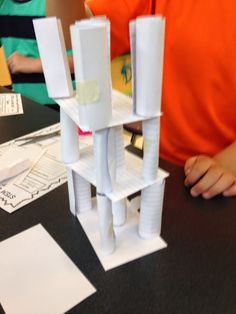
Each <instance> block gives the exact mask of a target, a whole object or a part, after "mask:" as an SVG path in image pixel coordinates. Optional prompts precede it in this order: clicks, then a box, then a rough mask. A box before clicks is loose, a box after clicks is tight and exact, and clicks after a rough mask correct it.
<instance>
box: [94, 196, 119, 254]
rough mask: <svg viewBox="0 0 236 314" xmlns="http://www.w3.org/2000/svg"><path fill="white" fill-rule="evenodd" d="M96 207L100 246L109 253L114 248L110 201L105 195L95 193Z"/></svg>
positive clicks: (105, 252)
mask: <svg viewBox="0 0 236 314" xmlns="http://www.w3.org/2000/svg"><path fill="white" fill-rule="evenodd" d="M97 207H98V215H99V227H100V237H101V248H102V251H103V253H104V254H111V253H112V252H113V251H114V250H115V234H114V230H113V218H112V205H111V201H110V200H109V199H108V198H107V197H106V196H105V195H99V194H97Z"/></svg>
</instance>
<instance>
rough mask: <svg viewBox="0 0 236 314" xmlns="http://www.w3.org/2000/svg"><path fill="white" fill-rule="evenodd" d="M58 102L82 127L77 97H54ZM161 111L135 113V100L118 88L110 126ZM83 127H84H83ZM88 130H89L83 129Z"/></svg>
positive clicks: (113, 100) (140, 119)
mask: <svg viewBox="0 0 236 314" xmlns="http://www.w3.org/2000/svg"><path fill="white" fill-rule="evenodd" d="M54 100H55V101H56V102H57V104H58V105H59V106H60V107H62V108H63V110H64V111H65V112H66V113H67V115H68V116H69V117H70V118H71V119H72V120H73V121H74V122H75V123H76V124H77V125H78V126H80V127H81V125H80V122H79V104H78V102H77V100H76V97H71V98H57V99H54ZM161 115H162V113H161V112H160V113H159V114H158V115H152V116H150V117H142V116H138V115H137V114H134V113H133V102H132V99H131V98H130V97H128V96H126V95H124V94H122V93H121V92H119V91H117V90H114V89H113V90H112V119H111V121H110V123H109V124H108V127H114V126H118V125H123V124H126V123H132V122H137V121H143V120H148V119H150V118H153V117H155V116H157V117H158V116H161ZM81 128H82V127H81ZM83 131H88V130H83Z"/></svg>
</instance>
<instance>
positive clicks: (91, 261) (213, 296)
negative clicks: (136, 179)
mask: <svg viewBox="0 0 236 314" xmlns="http://www.w3.org/2000/svg"><path fill="white" fill-rule="evenodd" d="M0 91H2V90H0ZM23 103H24V112H25V114H24V115H18V116H14V117H4V118H3V117H2V118H0V143H3V142H5V141H7V140H10V139H12V138H14V137H18V136H20V135H23V134H26V133H29V132H31V131H34V130H36V129H39V128H42V127H45V126H47V125H50V124H53V123H56V122H58V121H59V114H58V113H57V112H55V111H53V110H51V109H48V108H44V107H43V106H40V105H38V104H35V103H33V102H32V101H29V100H28V99H25V98H23ZM160 165H161V167H162V168H163V169H165V170H167V171H169V172H170V177H169V178H168V179H167V183H166V190H165V198H164V208H163V223H162V237H163V239H164V240H165V241H166V242H167V243H168V247H167V248H166V249H163V250H160V251H158V252H155V253H153V254H150V255H148V256H145V257H143V258H140V259H137V260H135V261H132V262H130V263H127V264H125V265H123V266H120V267H118V268H115V269H112V270H110V271H107V272H105V271H104V270H103V268H102V266H101V265H100V262H99V260H98V258H97V257H96V254H95V252H94V251H93V249H92V247H91V245H90V243H89V241H88V239H87V237H86V235H85V233H84V232H83V229H82V228H81V226H80V223H79V222H78V220H77V219H75V218H74V217H73V216H72V215H71V214H70V211H69V202H68V192H67V185H66V184H64V185H62V186H61V187H59V188H57V189H55V190H54V191H52V192H50V193H48V194H46V195H45V196H43V197H41V198H39V199H38V200H36V201H34V202H32V203H30V204H29V205H27V206H25V207H23V208H21V209H19V210H18V211H16V212H14V213H13V214H8V213H7V212H5V211H3V210H0V240H1V241H2V240H4V239H6V238H8V237H10V236H13V235H15V234H17V233H19V232H21V231H23V230H25V229H27V228H30V227H32V226H34V225H36V224H38V223H41V224H42V225H43V226H44V228H45V229H46V230H47V231H48V232H49V233H50V234H51V236H52V237H53V238H54V239H55V240H56V242H57V243H58V244H59V245H60V246H61V247H62V249H63V250H64V251H65V252H66V254H68V256H69V257H70V258H71V259H72V260H73V262H74V263H75V264H76V265H77V266H78V267H79V269H80V270H81V271H82V272H83V273H84V275H85V276H86V277H87V278H88V279H89V280H90V281H91V283H92V284H93V285H94V286H95V287H96V289H97V292H96V293H95V294H93V295H92V296H91V297H89V298H88V299H86V300H84V301H83V302H82V303H80V304H78V305H77V306H76V307H75V308H73V309H71V310H70V311H69V312H68V313H71V314H72V313H83V314H87V313H92V314H96V313H98V314H103V313H109V314H115V313H117V314H126V313H129V314H131V313H132V314H133V313H135V314H136V313H142V314H162V313H163V314H168V313H170V314H175V313H176V314H177V313H180V314H185V313H186V314H195V313H196V314H216V313H217V314H218V313H219V314H227V313H228V314H233V313H236V198H235V197H233V198H223V197H216V198H214V199H212V200H204V199H202V198H193V197H191V196H190V195H189V191H188V189H186V188H185V187H184V186H183V179H184V177H183V170H182V168H180V167H177V166H175V165H172V164H170V163H168V162H166V161H163V160H161V161H160ZM0 298H1V296H0ZM55 302H56V301H55ZM0 313H1V314H2V313H4V312H3V310H1V309H0ZM32 314H33V313H32ZM42 314H44V313H42Z"/></svg>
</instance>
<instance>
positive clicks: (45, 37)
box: [33, 17, 74, 98]
mask: <svg viewBox="0 0 236 314" xmlns="http://www.w3.org/2000/svg"><path fill="white" fill-rule="evenodd" d="M33 24H34V30H35V35H36V40H37V45H38V49H39V53H40V58H41V61H42V67H43V72H44V76H45V81H46V84H47V90H48V95H49V97H51V98H64V97H71V96H73V94H74V92H73V87H72V81H71V76H70V69H69V64H68V59H67V55H66V46H65V41H64V37H63V32H62V27H61V22H60V20H58V19H57V18H56V17H47V18H40V19H34V20H33Z"/></svg>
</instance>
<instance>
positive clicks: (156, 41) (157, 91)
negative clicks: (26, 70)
mask: <svg viewBox="0 0 236 314" xmlns="http://www.w3.org/2000/svg"><path fill="white" fill-rule="evenodd" d="M164 27H165V21H164V20H163V18H162V17H158V16H156V17H153V16H150V17H139V18H137V19H136V20H135V21H132V22H131V23H130V42H131V59H132V73H133V97H132V99H131V98H129V97H127V96H125V95H123V94H121V93H120V92H118V91H115V90H112V84H111V74H110V24H109V21H108V20H107V19H106V18H101V17H100V18H92V19H87V20H82V21H78V22H75V24H74V25H72V26H71V29H70V31H71V42H72V50H73V61H74V72H75V82H76V88H75V91H74V90H73V87H72V81H71V77H70V71H69V65H68V60H67V56H66V48H65V44H64V39H63V33H62V29H61V24H60V21H59V20H58V19H57V18H54V17H50V18H43V19H36V20H34V28H35V33H36V38H37V43H38V47H39V52H40V57H41V60H42V65H43V70H44V75H45V80H46V84H47V88H48V93H49V96H50V97H51V98H53V99H55V101H56V102H57V103H58V104H59V105H60V119H61V120H60V123H61V144H62V158H63V161H64V163H65V165H66V167H67V174H68V189H69V200H70V210H71V212H72V214H73V215H75V216H78V217H80V216H81V215H84V214H86V213H88V212H89V211H91V209H92V201H91V184H92V185H94V186H96V201H97V213H98V217H99V226H97V228H99V234H100V246H101V250H102V253H103V254H105V255H106V254H107V255H109V254H111V253H113V252H115V250H116V249H119V247H118V246H117V245H116V235H115V232H114V227H117V226H123V225H124V224H125V223H126V217H127V201H126V199H127V197H128V196H129V195H132V194H134V193H136V192H138V191H141V203H140V215H139V222H138V226H137V228H138V234H139V236H140V237H141V238H145V239H148V238H153V237H158V236H159V235H160V232H161V217H162V206H163V195H164V185H165V179H166V177H167V176H168V173H166V172H165V171H163V170H161V169H159V168H158V160H159V128H160V117H161V110H160V103H161V88H162V68H163V46H164ZM136 121H142V128H143V138H144V150H143V159H140V158H138V157H137V156H134V155H133V154H131V153H129V152H127V151H126V150H125V149H124V141H123V124H125V123H131V122H136ZM78 127H80V128H81V129H82V130H83V131H91V132H92V136H93V145H91V146H89V147H87V148H86V149H83V150H80V147H79V146H80V145H79V138H78ZM127 240H128V239H127Z"/></svg>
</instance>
